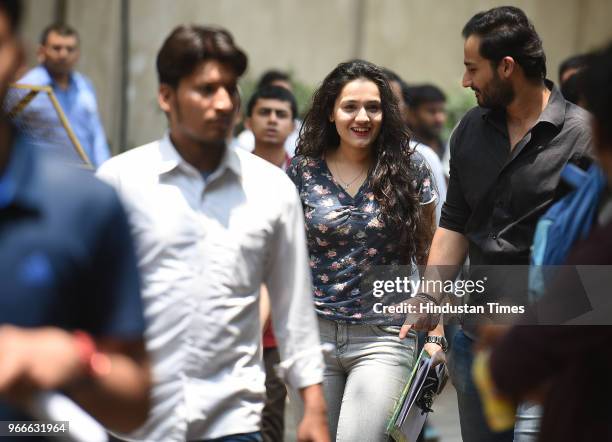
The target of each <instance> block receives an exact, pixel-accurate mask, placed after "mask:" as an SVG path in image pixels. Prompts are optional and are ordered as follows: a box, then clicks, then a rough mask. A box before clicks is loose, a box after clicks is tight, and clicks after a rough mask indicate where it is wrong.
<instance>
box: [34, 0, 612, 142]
mask: <svg viewBox="0 0 612 442" xmlns="http://www.w3.org/2000/svg"><path fill="white" fill-rule="evenodd" d="M27 3H28V6H29V8H28V11H27V16H26V22H25V28H24V31H25V36H26V37H27V39H28V40H29V41H30V42H31V52H32V56H31V62H32V64H33V63H35V57H34V51H35V48H36V44H37V41H38V37H39V34H40V31H41V30H42V29H43V27H44V26H45V25H46V24H48V23H49V22H51V21H53V20H57V19H60V20H65V21H66V22H68V23H70V24H72V25H73V26H74V27H76V28H77V30H78V31H79V32H80V33H81V44H82V56H81V62H80V64H79V65H78V69H79V70H81V71H82V72H84V73H85V74H87V75H88V76H89V77H90V78H91V79H92V80H93V82H94V84H95V86H96V88H97V92H98V100H99V104H100V108H101V109H100V112H101V115H102V118H103V121H104V124H105V128H106V131H107V134H108V137H109V139H110V142H111V146H112V149H113V151H114V152H115V153H116V152H119V151H120V150H125V149H127V148H130V147H134V146H137V145H139V144H143V143H145V142H148V141H150V140H153V139H156V138H158V137H159V135H160V134H161V133H162V132H163V130H164V128H165V121H164V116H163V114H162V113H161V112H160V111H159V109H158V107H157V100H156V90H157V78H156V74H155V55H156V52H157V50H158V48H159V47H160V45H161V43H162V41H163V39H164V37H165V36H166V35H167V34H168V33H169V31H170V30H171V29H172V28H173V27H174V26H176V25H177V24H180V23H199V24H217V25H220V26H223V27H226V28H228V29H229V30H230V31H231V32H232V33H233V34H234V36H235V38H236V40H237V42H238V43H239V45H241V46H242V47H243V48H244V49H245V50H246V52H247V53H248V55H249V65H250V67H249V71H248V72H247V79H248V78H250V79H254V78H256V77H257V76H258V75H259V74H260V73H261V72H262V71H264V70H266V69H268V68H271V67H276V68H281V69H287V70H289V71H291V72H292V73H293V75H294V77H295V78H296V79H297V80H298V81H300V82H301V83H304V84H306V85H309V86H310V87H315V86H316V85H317V84H318V83H319V82H320V81H321V79H322V78H323V76H324V75H325V74H327V73H328V72H329V71H330V70H331V69H332V68H333V67H334V66H335V65H336V64H337V63H339V62H340V61H344V60H347V59H350V58H355V57H360V58H365V59H367V60H370V61H373V62H375V63H378V64H381V65H384V66H387V67H389V68H391V69H393V70H395V71H396V72H398V73H399V74H400V75H402V76H403V77H404V78H405V79H406V80H408V81H410V82H422V81H427V82H433V83H435V84H438V85H440V86H441V87H443V88H444V89H445V91H446V92H447V94H448V95H449V96H450V97H451V99H452V97H454V96H461V95H460V94H461V87H460V81H461V76H462V73H463V39H462V38H461V29H462V27H463V25H464V24H465V23H466V21H467V20H468V19H469V18H470V17H471V16H472V15H473V14H474V13H476V12H478V11H481V10H485V9H488V8H491V7H493V6H498V5H501V4H511V5H516V6H518V7H520V8H522V9H523V10H524V11H525V12H526V13H527V15H528V16H529V17H530V18H531V19H532V20H533V22H534V24H535V26H536V29H537V30H538V32H539V34H540V36H541V37H542V39H543V41H544V48H545V50H546V53H547V56H548V69H549V77H550V78H551V79H553V80H555V81H556V79H557V78H556V77H557V67H558V64H559V62H560V61H561V60H562V59H564V58H565V57H567V56H569V55H571V54H574V53H577V52H582V51H586V50H589V49H593V48H594V47H597V46H599V45H601V44H603V43H604V42H605V41H606V40H608V39H609V38H611V37H612V27H611V26H610V22H609V18H610V17H612V2H610V1H609V0H523V1H511V0H510V1H504V2H500V1H493V0H460V1H458V0H437V1H435V2H432V1H424V0H310V1H308V2H304V1H300V0H178V1H170V0H105V1H103V2H100V1H96V0H45V1H41V0H29V1H27Z"/></svg>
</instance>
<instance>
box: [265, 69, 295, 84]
mask: <svg viewBox="0 0 612 442" xmlns="http://www.w3.org/2000/svg"><path fill="white" fill-rule="evenodd" d="M275 81H286V82H288V83H291V77H290V76H289V74H287V73H286V72H283V71H279V70H276V69H269V70H267V71H266V72H264V73H263V74H261V77H259V81H258V82H257V89H261V88H262V87H264V86H270V85H271V84H272V83H274V82H275Z"/></svg>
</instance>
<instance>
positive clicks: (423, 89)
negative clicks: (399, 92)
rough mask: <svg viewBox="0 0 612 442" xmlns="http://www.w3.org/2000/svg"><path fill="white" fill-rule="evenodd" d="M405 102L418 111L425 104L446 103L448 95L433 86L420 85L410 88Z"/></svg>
mask: <svg viewBox="0 0 612 442" xmlns="http://www.w3.org/2000/svg"><path fill="white" fill-rule="evenodd" d="M404 100H405V101H406V104H407V105H408V106H410V107H412V108H413V109H416V108H417V107H419V106H421V105H422V104H425V103H439V102H441V101H442V102H446V95H444V92H442V90H441V89H440V88H439V87H437V86H434V85H433V84H419V85H415V86H409V87H408V89H407V91H406V97H405V98H404Z"/></svg>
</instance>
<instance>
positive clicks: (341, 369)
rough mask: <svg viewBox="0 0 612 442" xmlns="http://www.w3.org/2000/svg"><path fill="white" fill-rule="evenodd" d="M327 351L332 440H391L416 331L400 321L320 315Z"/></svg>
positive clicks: (326, 382) (412, 357)
mask: <svg viewBox="0 0 612 442" xmlns="http://www.w3.org/2000/svg"><path fill="white" fill-rule="evenodd" d="M319 331H320V333H321V341H322V342H323V343H331V344H333V346H334V352H333V353H332V354H330V355H326V356H325V378H324V381H323V388H324V391H325V399H326V401H327V407H328V410H329V412H328V417H329V428H330V436H331V440H332V441H337V442H355V441H367V442H379V441H381V442H382V441H387V440H388V436H387V435H386V427H387V422H388V421H389V418H390V417H391V414H392V412H393V407H394V406H395V403H396V402H397V400H398V399H399V396H400V395H401V393H402V390H403V388H404V386H405V385H406V382H407V381H408V377H409V376H410V372H411V370H412V367H413V366H414V363H415V361H416V344H417V343H416V336H415V334H410V335H409V336H408V337H406V338H405V339H399V337H398V333H399V327H384V326H374V325H365V324H363V325H362V324H346V323H343V322H335V321H328V320H325V319H319Z"/></svg>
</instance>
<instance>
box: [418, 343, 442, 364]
mask: <svg viewBox="0 0 612 442" xmlns="http://www.w3.org/2000/svg"><path fill="white" fill-rule="evenodd" d="M423 349H424V350H425V351H426V352H427V354H428V355H429V357H430V358H431V365H432V366H434V367H435V366H436V365H438V364H441V363H442V362H446V355H445V354H444V352H443V351H442V347H440V346H439V345H438V344H435V343H433V342H428V343H427V344H425V345H424V346H423Z"/></svg>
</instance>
